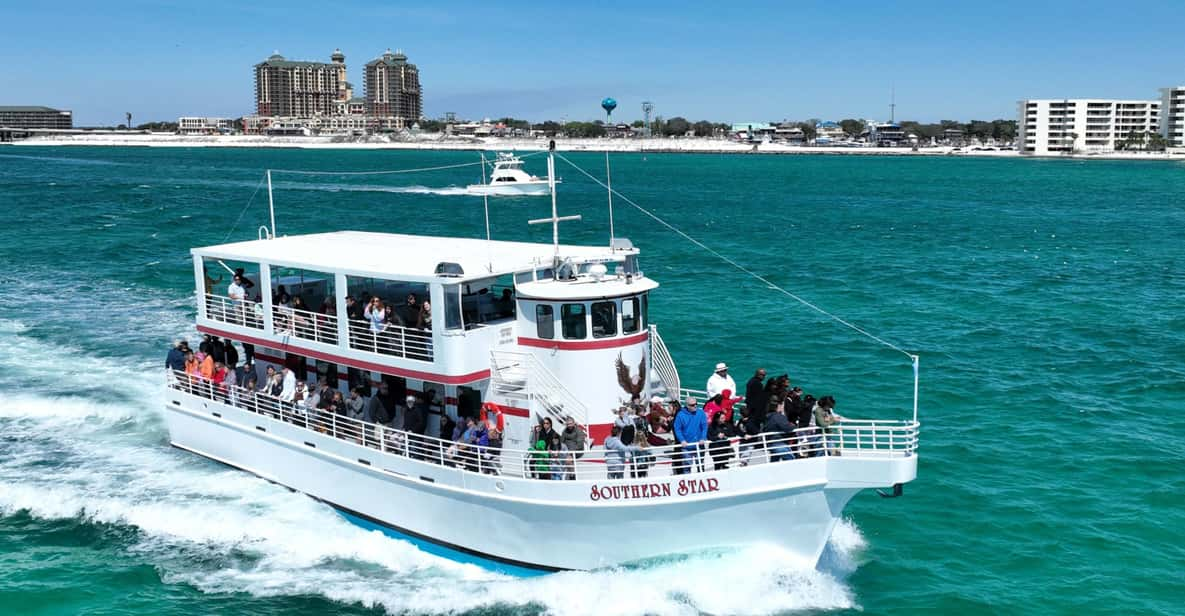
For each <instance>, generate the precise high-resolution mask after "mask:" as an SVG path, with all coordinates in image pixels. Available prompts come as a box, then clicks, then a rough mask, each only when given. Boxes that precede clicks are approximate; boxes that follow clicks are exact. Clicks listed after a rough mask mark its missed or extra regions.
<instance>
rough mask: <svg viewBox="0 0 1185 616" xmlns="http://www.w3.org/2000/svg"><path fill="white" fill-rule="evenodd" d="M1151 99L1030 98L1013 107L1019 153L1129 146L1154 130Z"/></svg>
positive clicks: (1156, 112) (1155, 111)
mask: <svg viewBox="0 0 1185 616" xmlns="http://www.w3.org/2000/svg"><path fill="white" fill-rule="evenodd" d="M1160 106H1161V102H1160V101H1157V100H1116V99H1101V98H1077V99H1073V98H1062V99H1030V100H1022V101H1020V102H1019V103H1018V104H1017V111H1018V113H1019V118H1018V121H1017V144H1018V149H1019V150H1020V153H1021V154H1029V155H1035V156H1048V155H1051V154H1063V153H1064V154H1072V153H1075V152H1086V153H1091V152H1094V153H1102V152H1114V151H1115V150H1117V149H1125V148H1130V147H1133V144H1134V143H1137V142H1138V143H1143V142H1144V141H1145V140H1146V138H1147V137H1148V136H1149V135H1151V134H1152V133H1155V132H1157V131H1158V130H1159V128H1160Z"/></svg>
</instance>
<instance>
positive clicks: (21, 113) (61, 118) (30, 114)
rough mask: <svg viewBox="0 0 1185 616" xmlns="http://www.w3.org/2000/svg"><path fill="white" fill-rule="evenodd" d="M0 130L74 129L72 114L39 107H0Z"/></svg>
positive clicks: (62, 110)
mask: <svg viewBox="0 0 1185 616" xmlns="http://www.w3.org/2000/svg"><path fill="white" fill-rule="evenodd" d="M0 128H74V114H73V112H71V111H67V110H64V109H54V108H52V107H42V106H40V105H0Z"/></svg>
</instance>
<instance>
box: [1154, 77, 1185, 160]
mask: <svg viewBox="0 0 1185 616" xmlns="http://www.w3.org/2000/svg"><path fill="white" fill-rule="evenodd" d="M1160 134H1161V135H1163V136H1164V139H1165V141H1166V142H1167V143H1166V145H1167V146H1168V147H1170V148H1185V86H1176V87H1172V88H1161V89H1160Z"/></svg>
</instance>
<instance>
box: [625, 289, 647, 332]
mask: <svg viewBox="0 0 1185 616" xmlns="http://www.w3.org/2000/svg"><path fill="white" fill-rule="evenodd" d="M627 304H628V305H630V306H632V307H633V311H634V314H633V316H632V317H629V319H630V321H633V324H634V326H633V327H632V328H627V327H626V316H625V307H626V305H627ZM620 312H621V333H622V335H627V334H636V333H638V332H640V331H642V302H641V300H639V299H638V296H637V295H635V296H633V297H623V298H622V299H621V311H620Z"/></svg>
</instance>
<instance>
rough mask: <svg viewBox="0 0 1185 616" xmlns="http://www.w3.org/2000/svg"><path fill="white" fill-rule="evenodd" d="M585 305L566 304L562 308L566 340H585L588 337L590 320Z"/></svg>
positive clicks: (561, 319)
mask: <svg viewBox="0 0 1185 616" xmlns="http://www.w3.org/2000/svg"><path fill="white" fill-rule="evenodd" d="M586 314H587V312H586V311H585V309H584V304H564V305H563V306H561V307H560V321H561V323H562V327H563V332H564V338H567V339H568V340H584V339H585V338H586V337H588V319H587V318H586Z"/></svg>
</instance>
